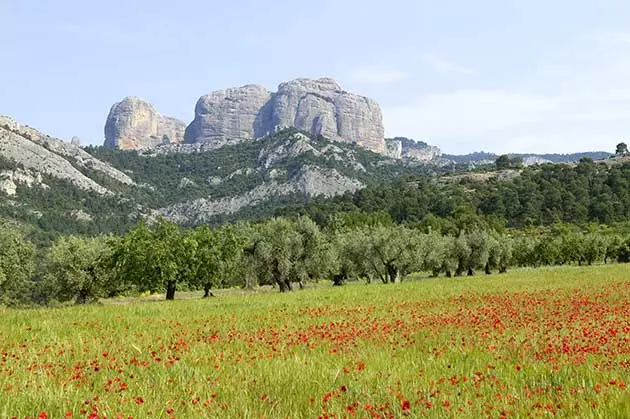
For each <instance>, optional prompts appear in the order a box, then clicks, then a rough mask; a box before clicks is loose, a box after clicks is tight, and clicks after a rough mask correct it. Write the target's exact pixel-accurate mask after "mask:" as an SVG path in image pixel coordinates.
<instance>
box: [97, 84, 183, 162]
mask: <svg viewBox="0 0 630 419" xmlns="http://www.w3.org/2000/svg"><path fill="white" fill-rule="evenodd" d="M185 129H186V124H184V123H183V122H182V121H180V120H178V119H175V118H170V117H165V116H162V115H160V113H159V112H158V111H157V110H156V109H155V108H154V107H153V105H151V104H150V103H149V102H147V101H145V100H143V99H141V98H138V97H135V96H128V97H126V98H124V99H123V100H122V101H120V102H118V103H116V104H114V105H113V106H112V108H111V110H110V111H109V115H108V117H107V122H106V123H105V143H104V145H105V147H112V148H120V149H123V150H133V149H143V148H150V147H154V146H156V145H160V144H163V143H164V142H168V143H180V142H182V141H183V139H184V130H185Z"/></svg>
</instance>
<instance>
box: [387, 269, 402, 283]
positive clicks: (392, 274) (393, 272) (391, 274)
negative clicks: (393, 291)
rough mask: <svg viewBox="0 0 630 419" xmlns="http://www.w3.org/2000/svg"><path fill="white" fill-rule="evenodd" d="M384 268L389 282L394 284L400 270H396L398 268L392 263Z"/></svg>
mask: <svg viewBox="0 0 630 419" xmlns="http://www.w3.org/2000/svg"><path fill="white" fill-rule="evenodd" d="M386 268H387V276H388V277H389V283H390V284H394V283H396V282H398V279H399V276H400V272H399V271H398V268H396V267H395V266H394V265H387V266H386Z"/></svg>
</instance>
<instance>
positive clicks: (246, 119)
mask: <svg viewBox="0 0 630 419" xmlns="http://www.w3.org/2000/svg"><path fill="white" fill-rule="evenodd" d="M287 127H293V128H297V129H299V130H302V131H306V132H308V133H310V134H313V135H322V136H324V137H326V138H329V139H332V140H335V141H345V142H350V143H353V142H354V143H357V144H358V145H360V146H362V147H365V148H367V149H370V150H372V151H375V152H378V153H383V152H385V141H384V134H383V133H384V129H383V117H382V114H381V110H380V108H379V106H378V104H377V103H376V102H374V101H373V100H371V99H369V98H366V97H363V96H359V95H355V94H352V93H348V92H346V91H344V90H343V89H342V88H341V86H339V84H337V82H335V81H334V80H332V79H330V78H321V79H316V80H311V79H296V80H292V81H289V82H286V83H282V84H280V86H278V91H277V92H276V93H271V92H269V91H268V90H267V89H265V88H264V87H262V86H257V85H247V86H243V87H238V88H232V89H227V90H220V91H216V92H213V93H210V94H209V95H206V96H202V97H201V98H200V99H199V101H198V102H197V106H196V108H195V119H194V121H193V122H192V123H191V124H190V125H189V126H188V128H187V129H186V136H185V139H186V142H187V143H204V144H209V145H211V146H213V147H219V146H222V145H224V144H226V143H229V142H238V141H243V140H252V139H255V138H258V137H262V136H264V135H265V134H268V133H271V132H274V131H277V130H278V129H281V128H287Z"/></svg>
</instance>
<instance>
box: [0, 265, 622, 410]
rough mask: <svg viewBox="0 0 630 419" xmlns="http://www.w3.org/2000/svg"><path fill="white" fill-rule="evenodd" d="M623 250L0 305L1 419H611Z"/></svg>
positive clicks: (617, 404) (618, 393)
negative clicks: (444, 275) (527, 262)
mask: <svg viewBox="0 0 630 419" xmlns="http://www.w3.org/2000/svg"><path fill="white" fill-rule="evenodd" d="M628 278H630V265H608V266H598V267H591V268H578V267H567V266H564V267H560V268H545V269H539V270H530V269H524V270H517V271H513V272H509V273H507V274H505V275H502V276H500V277H499V276H496V277H489V278H486V277H483V278H472V279H467V280H453V279H451V280H447V279H438V280H424V281H410V282H405V283H403V284H399V285H397V286H385V285H372V286H365V285H361V286H359V285H356V286H352V285H350V286H346V287H343V288H332V287H327V288H321V287H320V288H311V289H308V290H305V291H303V292H300V293H299V294H297V293H296V294H295V295H292V296H287V295H279V294H278V295H275V294H271V295H270V294H258V295H257V294H249V295H248V296H242V295H231V296H230V295H229V294H230V293H234V292H233V291H226V292H224V293H222V294H221V295H222V297H221V298H217V299H214V300H207V299H206V300H203V299H200V298H195V299H193V300H181V301H175V302H170V303H169V304H155V303H149V302H144V303H143V302H136V303H135V304H133V305H129V304H116V305H104V306H80V307H71V308H67V309H62V310H24V311H22V310H10V311H2V309H0V315H2V318H3V321H2V322H1V323H0V366H1V367H0V382H1V383H2V391H1V392H0V406H2V412H3V414H4V415H5V416H7V417H9V418H10V417H14V416H15V417H19V418H25V417H31V418H33V417H40V418H46V417H48V418H63V417H72V418H75V417H82V418H84V417H88V416H90V415H92V417H105V416H106V417H108V418H110V417H113V418H116V417H119V416H122V417H125V418H128V417H132V418H147V417H165V418H170V417H176V418H199V417H221V418H242V417H256V418H258V417H269V418H271V417H291V418H315V417H329V418H330V417H343V416H344V415H346V416H347V417H353V415H354V417H379V418H394V417H403V416H407V417H425V416H426V417H431V418H438V417H439V418H442V417H451V416H455V415H461V416H464V417H488V416H489V417H500V416H505V417H529V416H558V417H580V418H615V417H616V418H620V417H628V416H629V415H630V405H628V398H629V389H628V374H627V368H628V356H629V355H630V346H629V345H630V344H629V342H628V328H627V319H628V318H629V317H630V312H629V311H628V310H629V306H628V300H629V299H630V286H629V285H630V284H629V283H628Z"/></svg>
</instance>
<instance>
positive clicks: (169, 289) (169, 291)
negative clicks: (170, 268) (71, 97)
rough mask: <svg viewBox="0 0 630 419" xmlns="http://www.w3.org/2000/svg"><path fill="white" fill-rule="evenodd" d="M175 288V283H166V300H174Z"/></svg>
mask: <svg viewBox="0 0 630 419" xmlns="http://www.w3.org/2000/svg"><path fill="white" fill-rule="evenodd" d="M176 288H177V282H175V281H168V282H167V283H166V299H167V300H174V299H175V289H176Z"/></svg>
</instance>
